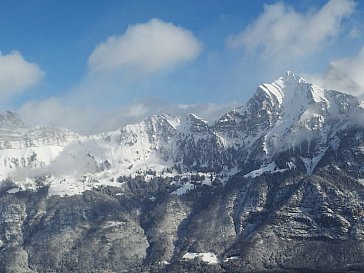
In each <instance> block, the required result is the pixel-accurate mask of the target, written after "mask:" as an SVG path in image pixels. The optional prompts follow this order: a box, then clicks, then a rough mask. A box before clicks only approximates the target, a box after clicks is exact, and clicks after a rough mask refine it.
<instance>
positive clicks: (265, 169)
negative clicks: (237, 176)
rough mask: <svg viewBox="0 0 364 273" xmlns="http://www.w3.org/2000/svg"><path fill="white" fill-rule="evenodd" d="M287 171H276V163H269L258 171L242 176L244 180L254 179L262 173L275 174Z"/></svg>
mask: <svg viewBox="0 0 364 273" xmlns="http://www.w3.org/2000/svg"><path fill="white" fill-rule="evenodd" d="M287 170H288V169H278V166H277V165H276V163H275V162H274V161H273V162H271V163H269V164H268V165H266V166H262V167H260V169H257V170H254V171H251V172H250V173H248V174H246V175H244V177H245V178H248V177H250V178H255V177H257V176H260V175H262V174H263V173H277V172H285V171H287Z"/></svg>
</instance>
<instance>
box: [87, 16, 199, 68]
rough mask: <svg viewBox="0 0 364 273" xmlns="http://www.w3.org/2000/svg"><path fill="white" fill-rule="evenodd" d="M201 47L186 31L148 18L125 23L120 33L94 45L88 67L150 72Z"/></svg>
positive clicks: (192, 54)
mask: <svg viewBox="0 0 364 273" xmlns="http://www.w3.org/2000/svg"><path fill="white" fill-rule="evenodd" d="M201 48H202V46H201V43H200V42H199V41H198V40H197V39H196V38H195V37H194V36H193V34H192V33H191V32H190V31H188V30H185V29H183V28H181V27H177V26H175V25H174V24H172V23H166V22H163V21H161V20H159V19H152V20H150V21H149V22H147V23H144V24H136V25H132V26H129V27H128V29H127V31H126V32H125V33H124V34H123V35H121V36H112V37H109V38H108V39H107V41H106V42H104V43H101V44H99V45H97V46H96V48H95V50H94V51H93V52H92V54H91V55H90V57H89V60H88V66H89V69H90V70H91V72H101V73H102V72H113V71H115V70H118V69H132V70H137V71H138V72H143V73H154V72H157V71H161V70H164V69H168V68H172V67H174V66H176V65H178V64H180V63H183V62H186V61H190V60H193V59H195V58H196V57H197V56H198V55H199V53H200V52H201Z"/></svg>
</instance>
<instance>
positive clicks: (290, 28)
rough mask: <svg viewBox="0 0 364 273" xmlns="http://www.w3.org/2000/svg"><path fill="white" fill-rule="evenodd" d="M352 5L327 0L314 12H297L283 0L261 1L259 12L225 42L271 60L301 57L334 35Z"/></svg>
mask: <svg viewBox="0 0 364 273" xmlns="http://www.w3.org/2000/svg"><path fill="white" fill-rule="evenodd" d="M355 6H356V3H355V1H354V0H330V1H328V2H327V3H326V4H325V5H324V6H323V7H322V8H321V9H320V10H317V11H316V12H307V13H300V12H297V11H295V10H294V9H293V8H291V7H290V6H288V5H286V4H285V3H284V2H278V3H275V4H272V5H265V6H264V11H263V13H262V14H261V15H260V16H259V17H258V18H257V19H256V20H255V21H254V22H253V23H252V24H250V25H249V26H248V27H247V28H246V29H245V30H244V31H243V32H241V33H240V34H238V35H236V36H232V37H230V39H229V40H228V44H229V45H230V46H231V47H243V48H245V49H246V50H247V51H248V52H258V53H263V56H264V57H266V58H271V59H272V60H274V61H282V60H284V59H288V60H290V59H291V58H292V57H304V56H306V55H308V54H311V53H313V52H315V51H316V50H318V49H321V48H322V47H324V46H325V45H327V44H328V43H329V42H330V41H332V39H333V38H335V37H337V35H338V34H339V33H340V31H341V28H342V22H343V20H344V19H345V18H347V17H349V16H350V15H351V14H352V13H353V12H354V9H355Z"/></svg>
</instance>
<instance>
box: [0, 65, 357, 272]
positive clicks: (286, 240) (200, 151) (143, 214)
mask: <svg viewBox="0 0 364 273" xmlns="http://www.w3.org/2000/svg"><path fill="white" fill-rule="evenodd" d="M363 125H364V109H363V103H362V102H361V101H360V100H358V98H356V97H353V96H351V95H348V94H345V93H341V92H338V91H333V90H324V89H322V88H319V87H317V86H315V85H313V84H312V83H309V82H307V81H305V80H304V79H303V78H301V77H300V76H298V75H295V74H294V73H292V72H287V73H286V74H285V75H284V76H283V77H281V78H279V79H278V80H277V81H275V82H273V83H271V84H262V85H260V86H259V87H258V88H257V91H256V92H255V94H254V95H253V97H252V98H251V99H249V100H248V101H247V103H246V104H245V105H243V106H241V107H238V108H236V109H233V110H232V111H230V112H228V113H226V114H224V115H223V116H222V117H221V118H220V119H218V120H217V121H215V122H213V123H208V122H206V121H204V120H203V119H201V118H199V117H198V116H196V115H194V114H191V113H188V114H185V115H182V116H179V117H174V116H170V115H167V114H157V115H153V116H151V117H147V118H146V119H144V120H143V121H141V122H138V123H134V124H130V125H127V126H125V127H123V128H121V129H120V130H117V131H114V132H107V133H103V134H99V135H94V136H81V135H78V134H76V133H73V132H70V131H68V130H64V129H53V128H44V127H37V128H28V127H26V126H25V125H24V124H23V123H22V122H21V121H20V119H19V118H18V117H17V116H16V114H14V113H12V112H7V113H6V114H4V115H1V116H0V175H1V179H2V183H1V185H0V199H1V202H0V250H1V251H0V272H14V273H15V272H363V271H364V262H363V261H364V241H363V239H364V127H363Z"/></svg>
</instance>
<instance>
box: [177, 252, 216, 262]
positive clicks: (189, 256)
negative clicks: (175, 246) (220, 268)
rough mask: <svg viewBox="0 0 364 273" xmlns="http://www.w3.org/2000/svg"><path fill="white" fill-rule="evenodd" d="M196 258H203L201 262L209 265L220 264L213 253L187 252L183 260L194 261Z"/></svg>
mask: <svg viewBox="0 0 364 273" xmlns="http://www.w3.org/2000/svg"><path fill="white" fill-rule="evenodd" d="M195 258H201V260H202V261H203V262H205V263H208V264H218V263H219V259H218V258H217V257H216V255H215V254H214V253H211V252H200V253H193V252H187V253H186V254H185V255H183V257H182V259H183V260H193V259H195Z"/></svg>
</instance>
